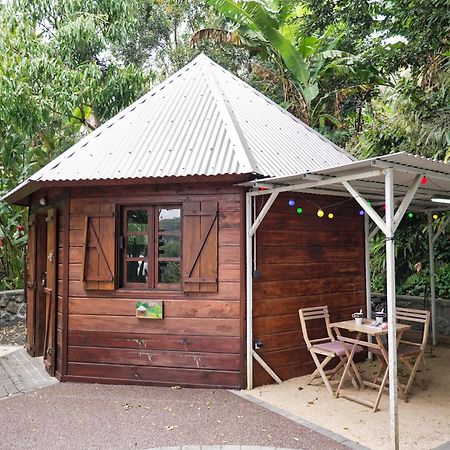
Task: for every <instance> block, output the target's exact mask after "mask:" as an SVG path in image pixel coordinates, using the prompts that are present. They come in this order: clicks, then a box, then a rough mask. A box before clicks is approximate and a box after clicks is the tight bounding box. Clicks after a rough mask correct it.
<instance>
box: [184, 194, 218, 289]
mask: <svg viewBox="0 0 450 450" xmlns="http://www.w3.org/2000/svg"><path fill="white" fill-rule="evenodd" d="M217 237H218V209H217V202H212V201H203V202H185V203H184V204H183V266H182V267H183V268H182V270H183V289H184V292H217V288H218V282H217V278H218V277H217V273H218V267H217V266H218V260H217V244H218V241H217Z"/></svg>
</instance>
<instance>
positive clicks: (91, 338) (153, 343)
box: [69, 331, 240, 354]
mask: <svg viewBox="0 0 450 450" xmlns="http://www.w3.org/2000/svg"><path fill="white" fill-rule="evenodd" d="M69 345H71V346H82V347H107V348H131V349H143V350H149V349H150V350H172V351H178V352H205V351H206V352H214V353H229V354H232V353H233V354H235V353H239V351H240V347H239V337H233V336H188V335H170V334H153V335H152V334H142V333H123V332H122V333H116V332H98V331H96V332H94V331H70V332H69Z"/></svg>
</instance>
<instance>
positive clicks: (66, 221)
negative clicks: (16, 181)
mask: <svg viewBox="0 0 450 450" xmlns="http://www.w3.org/2000/svg"><path fill="white" fill-rule="evenodd" d="M69 208H70V192H69V190H67V189H66V190H65V202H64V206H63V215H62V217H61V219H60V221H59V227H60V230H61V232H62V240H61V241H59V242H58V243H59V244H61V243H62V245H63V258H62V259H59V260H58V261H59V262H60V264H59V265H58V278H59V279H61V278H62V280H63V288H62V290H60V291H59V292H58V294H60V295H61V296H62V298H60V297H59V298H60V301H59V302H58V305H59V304H61V311H59V310H58V312H61V314H62V324H61V326H62V331H60V330H58V331H57V342H58V344H60V346H61V353H60V356H61V367H60V368H59V370H58V371H59V373H60V374H61V376H64V375H65V374H67V361H68V355H67V352H68V332H69V330H68V328H69V327H68V324H69V275H70V273H69V272H70V271H69V248H70V242H69V230H70V214H69ZM61 263H62V264H61ZM61 269H62V270H61ZM60 270H61V272H60Z"/></svg>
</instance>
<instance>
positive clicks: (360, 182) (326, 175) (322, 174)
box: [243, 153, 450, 211]
mask: <svg viewBox="0 0 450 450" xmlns="http://www.w3.org/2000/svg"><path fill="white" fill-rule="evenodd" d="M383 167H392V168H393V169H394V189H395V196H396V197H397V201H401V199H402V197H403V195H404V194H405V193H406V192H407V190H408V189H409V187H410V186H411V185H412V184H413V182H414V179H415V178H416V176H417V175H418V174H422V175H424V176H426V178H427V182H426V183H425V184H422V185H421V186H420V187H419V190H418V191H417V193H416V194H415V196H414V198H413V200H412V202H411V207H410V209H411V210H416V211H424V210H425V211H433V210H435V211H438V210H446V209H449V207H448V206H444V205H439V204H436V203H432V202H431V198H433V197H443V198H449V197H450V164H448V163H445V162H443V161H436V160H433V159H430V158H425V157H423V156H418V155H412V154H408V153H394V154H390V155H383V156H377V157H374V158H369V159H365V160H362V161H354V162H352V163H348V164H345V165H336V166H335V167H323V168H321V169H319V170H315V171H304V172H299V173H297V174H295V175H288V176H281V177H269V178H264V179H258V180H255V181H254V182H249V183H243V184H246V185H251V184H256V185H258V183H259V184H262V185H267V184H272V185H274V186H289V185H292V186H295V189H293V190H295V191H299V192H311V193H320V194H331V195H342V196H350V194H349V192H348V191H347V190H346V189H345V187H344V186H343V185H342V184H341V182H340V180H336V182H335V183H332V184H329V185H328V186H326V187H321V186H317V188H315V187H314V186H311V184H314V180H316V181H320V180H323V179H332V178H338V177H341V176H343V175H345V176H347V175H352V174H358V173H364V172H367V171H370V170H371V169H374V168H383ZM302 185H305V186H306V185H308V186H309V187H308V188H307V189H302ZM351 185H352V186H353V187H354V188H356V189H357V190H358V191H359V192H360V193H361V194H363V195H364V196H365V197H366V198H368V199H373V200H374V201H377V200H383V199H384V195H385V180H384V175H383V174H382V173H380V174H379V175H377V176H370V177H361V178H360V179H355V180H353V181H351ZM268 192H270V191H268Z"/></svg>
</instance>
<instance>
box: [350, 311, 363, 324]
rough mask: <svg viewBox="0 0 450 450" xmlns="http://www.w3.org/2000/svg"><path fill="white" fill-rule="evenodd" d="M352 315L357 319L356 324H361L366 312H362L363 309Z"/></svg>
mask: <svg viewBox="0 0 450 450" xmlns="http://www.w3.org/2000/svg"><path fill="white" fill-rule="evenodd" d="M352 317H353V318H354V319H355V324H356V325H361V324H362V320H363V317H364V314H363V312H362V309H360V310H359V312H355V313H353V314H352Z"/></svg>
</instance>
